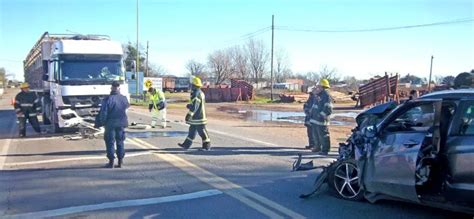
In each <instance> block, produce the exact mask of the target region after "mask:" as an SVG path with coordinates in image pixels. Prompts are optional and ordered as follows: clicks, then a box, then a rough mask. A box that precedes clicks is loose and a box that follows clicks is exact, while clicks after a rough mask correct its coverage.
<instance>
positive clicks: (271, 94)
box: [270, 15, 275, 102]
mask: <svg viewBox="0 0 474 219" xmlns="http://www.w3.org/2000/svg"><path fill="white" fill-rule="evenodd" d="M274 38H275V15H272V52H271V53H272V55H271V61H270V87H271V88H270V99H271V100H272V102H273V41H274Z"/></svg>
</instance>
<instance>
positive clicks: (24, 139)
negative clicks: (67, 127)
mask: <svg viewBox="0 0 474 219" xmlns="http://www.w3.org/2000/svg"><path fill="white" fill-rule="evenodd" d="M63 138H64V137H62V136H61V137H60V136H55V137H40V136H38V137H36V136H35V137H28V138H20V139H17V141H19V142H27V141H42V140H55V139H63Z"/></svg>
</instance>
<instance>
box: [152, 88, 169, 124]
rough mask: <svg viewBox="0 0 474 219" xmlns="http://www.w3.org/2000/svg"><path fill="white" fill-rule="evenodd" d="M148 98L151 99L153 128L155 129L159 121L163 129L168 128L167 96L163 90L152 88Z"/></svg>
mask: <svg viewBox="0 0 474 219" xmlns="http://www.w3.org/2000/svg"><path fill="white" fill-rule="evenodd" d="M148 97H149V99H150V103H149V104H148V110H149V111H150V112H151V127H152V128H155V126H156V122H157V121H158V120H159V121H160V124H161V128H166V102H165V94H164V93H163V91H161V90H156V89H155V88H152V87H150V88H149V89H148Z"/></svg>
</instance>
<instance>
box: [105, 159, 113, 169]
mask: <svg viewBox="0 0 474 219" xmlns="http://www.w3.org/2000/svg"><path fill="white" fill-rule="evenodd" d="M105 168H111V169H112V168H114V159H109V163H108V164H106V165H105Z"/></svg>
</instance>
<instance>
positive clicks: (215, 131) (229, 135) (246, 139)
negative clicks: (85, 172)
mask: <svg viewBox="0 0 474 219" xmlns="http://www.w3.org/2000/svg"><path fill="white" fill-rule="evenodd" d="M132 113H135V114H139V115H143V116H149V115H148V114H145V113H142V112H138V111H133V112H132ZM170 123H174V124H178V125H187V124H186V123H183V122H174V121H170ZM207 131H208V132H212V133H215V134H218V135H223V136H226V137H229V138H234V139H238V140H242V141H248V142H253V143H257V144H263V145H267V146H279V145H277V144H273V143H270V142H265V141H260V140H257V139H252V138H247V137H240V136H236V135H233V134H229V133H226V132H221V131H217V130H214V129H209V128H208V129H207Z"/></svg>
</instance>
